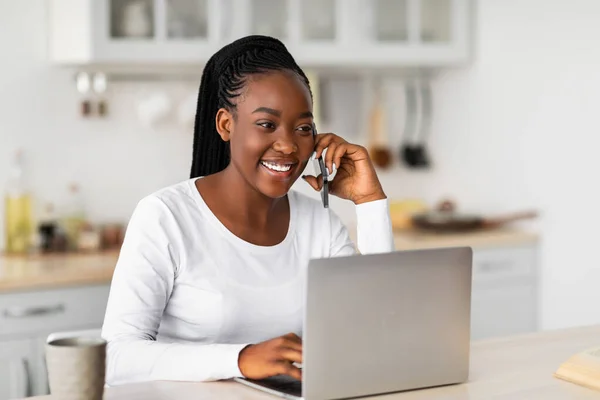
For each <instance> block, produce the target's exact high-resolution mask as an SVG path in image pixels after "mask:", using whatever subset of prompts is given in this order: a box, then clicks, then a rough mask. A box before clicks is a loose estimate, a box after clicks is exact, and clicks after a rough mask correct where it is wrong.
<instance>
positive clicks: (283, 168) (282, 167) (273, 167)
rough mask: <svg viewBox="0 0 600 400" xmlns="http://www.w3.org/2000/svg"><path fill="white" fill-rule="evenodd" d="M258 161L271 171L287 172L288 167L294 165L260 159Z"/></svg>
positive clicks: (290, 167)
mask: <svg viewBox="0 0 600 400" xmlns="http://www.w3.org/2000/svg"><path fill="white" fill-rule="evenodd" d="M260 163H261V164H262V165H263V166H265V167H267V168H268V169H270V170H271V171H276V172H288V171H289V170H290V169H292V166H293V165H294V164H277V163H273V162H269V161H261V162H260Z"/></svg>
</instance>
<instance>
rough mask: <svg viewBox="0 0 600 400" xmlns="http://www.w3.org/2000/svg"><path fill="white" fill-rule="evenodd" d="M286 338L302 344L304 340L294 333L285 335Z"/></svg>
mask: <svg viewBox="0 0 600 400" xmlns="http://www.w3.org/2000/svg"><path fill="white" fill-rule="evenodd" d="M284 337H286V338H289V339H291V340H293V341H294V342H296V343H300V344H302V338H301V337H300V336H298V335H296V334H295V333H294V332H290V333H288V334H287V335H285V336H284Z"/></svg>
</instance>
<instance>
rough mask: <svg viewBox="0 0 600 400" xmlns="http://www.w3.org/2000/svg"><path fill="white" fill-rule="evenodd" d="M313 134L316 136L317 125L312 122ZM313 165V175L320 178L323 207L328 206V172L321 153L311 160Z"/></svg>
mask: <svg viewBox="0 0 600 400" xmlns="http://www.w3.org/2000/svg"><path fill="white" fill-rule="evenodd" d="M313 136H314V138H315V139H316V138H317V127H316V125H315V124H313ZM313 165H314V167H315V175H316V176H317V179H319V180H320V183H321V200H322V201H323V207H325V208H328V207H329V174H328V173H327V167H325V162H324V161H323V154H322V153H321V156H320V157H319V158H317V159H316V160H313Z"/></svg>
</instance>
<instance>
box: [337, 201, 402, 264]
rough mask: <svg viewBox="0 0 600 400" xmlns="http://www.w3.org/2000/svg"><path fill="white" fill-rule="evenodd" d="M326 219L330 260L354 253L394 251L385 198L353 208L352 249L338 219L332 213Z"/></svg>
mask: <svg viewBox="0 0 600 400" xmlns="http://www.w3.org/2000/svg"><path fill="white" fill-rule="evenodd" d="M330 216H331V217H330V218H331V235H332V237H331V255H332V256H333V257H335V256H348V255H352V254H356V252H357V250H358V252H359V253H361V254H376V253H389V252H392V251H394V249H395V248H394V236H393V233H392V223H391V219H390V212H389V201H388V199H387V198H386V199H381V200H375V201H371V202H368V203H362V204H358V205H357V206H356V222H357V224H356V229H357V231H356V233H357V245H356V246H355V245H354V243H353V242H352V240H351V239H350V234H349V233H348V229H347V228H346V226H344V224H343V223H342V221H341V220H340V218H339V217H338V216H337V215H335V213H333V212H331V213H330ZM357 248H358V249H357Z"/></svg>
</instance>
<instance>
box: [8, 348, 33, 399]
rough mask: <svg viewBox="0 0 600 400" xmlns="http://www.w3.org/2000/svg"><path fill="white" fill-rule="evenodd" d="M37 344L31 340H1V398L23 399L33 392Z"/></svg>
mask: <svg viewBox="0 0 600 400" xmlns="http://www.w3.org/2000/svg"><path fill="white" fill-rule="evenodd" d="M34 364H35V346H34V343H33V341H31V340H11V341H0V399H1V400H8V399H22V398H24V397H28V396H30V395H31V394H32V380H31V376H32V372H33V371H32V368H33V366H34Z"/></svg>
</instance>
